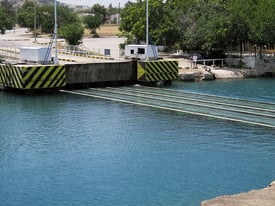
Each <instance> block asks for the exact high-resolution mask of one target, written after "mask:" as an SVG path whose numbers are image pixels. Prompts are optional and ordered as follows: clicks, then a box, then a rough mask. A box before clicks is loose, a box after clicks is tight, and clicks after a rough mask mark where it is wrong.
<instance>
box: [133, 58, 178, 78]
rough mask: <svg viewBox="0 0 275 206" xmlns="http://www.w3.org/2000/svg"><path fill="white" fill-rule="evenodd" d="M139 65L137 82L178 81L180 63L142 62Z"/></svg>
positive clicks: (163, 61) (162, 61) (164, 61)
mask: <svg viewBox="0 0 275 206" xmlns="http://www.w3.org/2000/svg"><path fill="white" fill-rule="evenodd" d="M137 64H138V65H137V80H138V81H139V82H158V81H169V80H177V79H178V61H168V60H167V61H166V60H161V61H140V62H138V63H137Z"/></svg>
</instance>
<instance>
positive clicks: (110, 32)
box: [84, 24, 120, 37]
mask: <svg viewBox="0 0 275 206" xmlns="http://www.w3.org/2000/svg"><path fill="white" fill-rule="evenodd" d="M118 28H119V26H118V25H113V24H106V25H102V26H100V28H99V29H97V30H96V32H97V34H98V36H99V37H101V36H118V34H119V33H120V31H119V29H118ZM84 36H86V37H91V36H92V35H91V32H90V30H89V29H85V32H84Z"/></svg>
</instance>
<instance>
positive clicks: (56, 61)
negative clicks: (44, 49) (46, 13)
mask: <svg viewBox="0 0 275 206" xmlns="http://www.w3.org/2000/svg"><path fill="white" fill-rule="evenodd" d="M54 42H55V57H54V64H56V65H58V64H59V62H58V50H57V49H58V48H57V9H56V0H54Z"/></svg>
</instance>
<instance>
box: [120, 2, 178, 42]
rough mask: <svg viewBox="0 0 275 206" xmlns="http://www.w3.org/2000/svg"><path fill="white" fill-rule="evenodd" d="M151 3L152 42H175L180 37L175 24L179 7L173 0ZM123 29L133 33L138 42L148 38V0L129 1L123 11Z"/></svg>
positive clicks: (150, 26) (150, 32)
mask: <svg viewBox="0 0 275 206" xmlns="http://www.w3.org/2000/svg"><path fill="white" fill-rule="evenodd" d="M148 4H149V8H148V10H149V36H150V40H151V43H155V44H163V43H165V44H168V45H169V44H173V43H174V42H175V41H176V40H177V39H178V38H179V36H178V35H179V32H178V29H177V27H176V24H175V18H176V15H177V9H176V7H175V4H174V2H173V1H166V2H163V1H160V0H152V1H149V2H148ZM121 17H122V22H121V25H120V30H121V31H126V32H129V33H132V34H134V35H135V36H136V39H137V41H138V42H140V41H145V39H146V1H138V2H136V3H132V2H128V3H127V4H126V5H125V8H124V9H123V11H122V13H121Z"/></svg>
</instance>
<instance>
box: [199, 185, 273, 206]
mask: <svg viewBox="0 0 275 206" xmlns="http://www.w3.org/2000/svg"><path fill="white" fill-rule="evenodd" d="M274 205H275V181H273V182H272V183H270V184H269V185H268V186H267V187H266V188H264V189H260V190H251V191H249V192H246V193H241V194H237V195H224V196H220V197H217V198H214V199H211V200H206V201H203V202H202V203H201V206H274Z"/></svg>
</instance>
